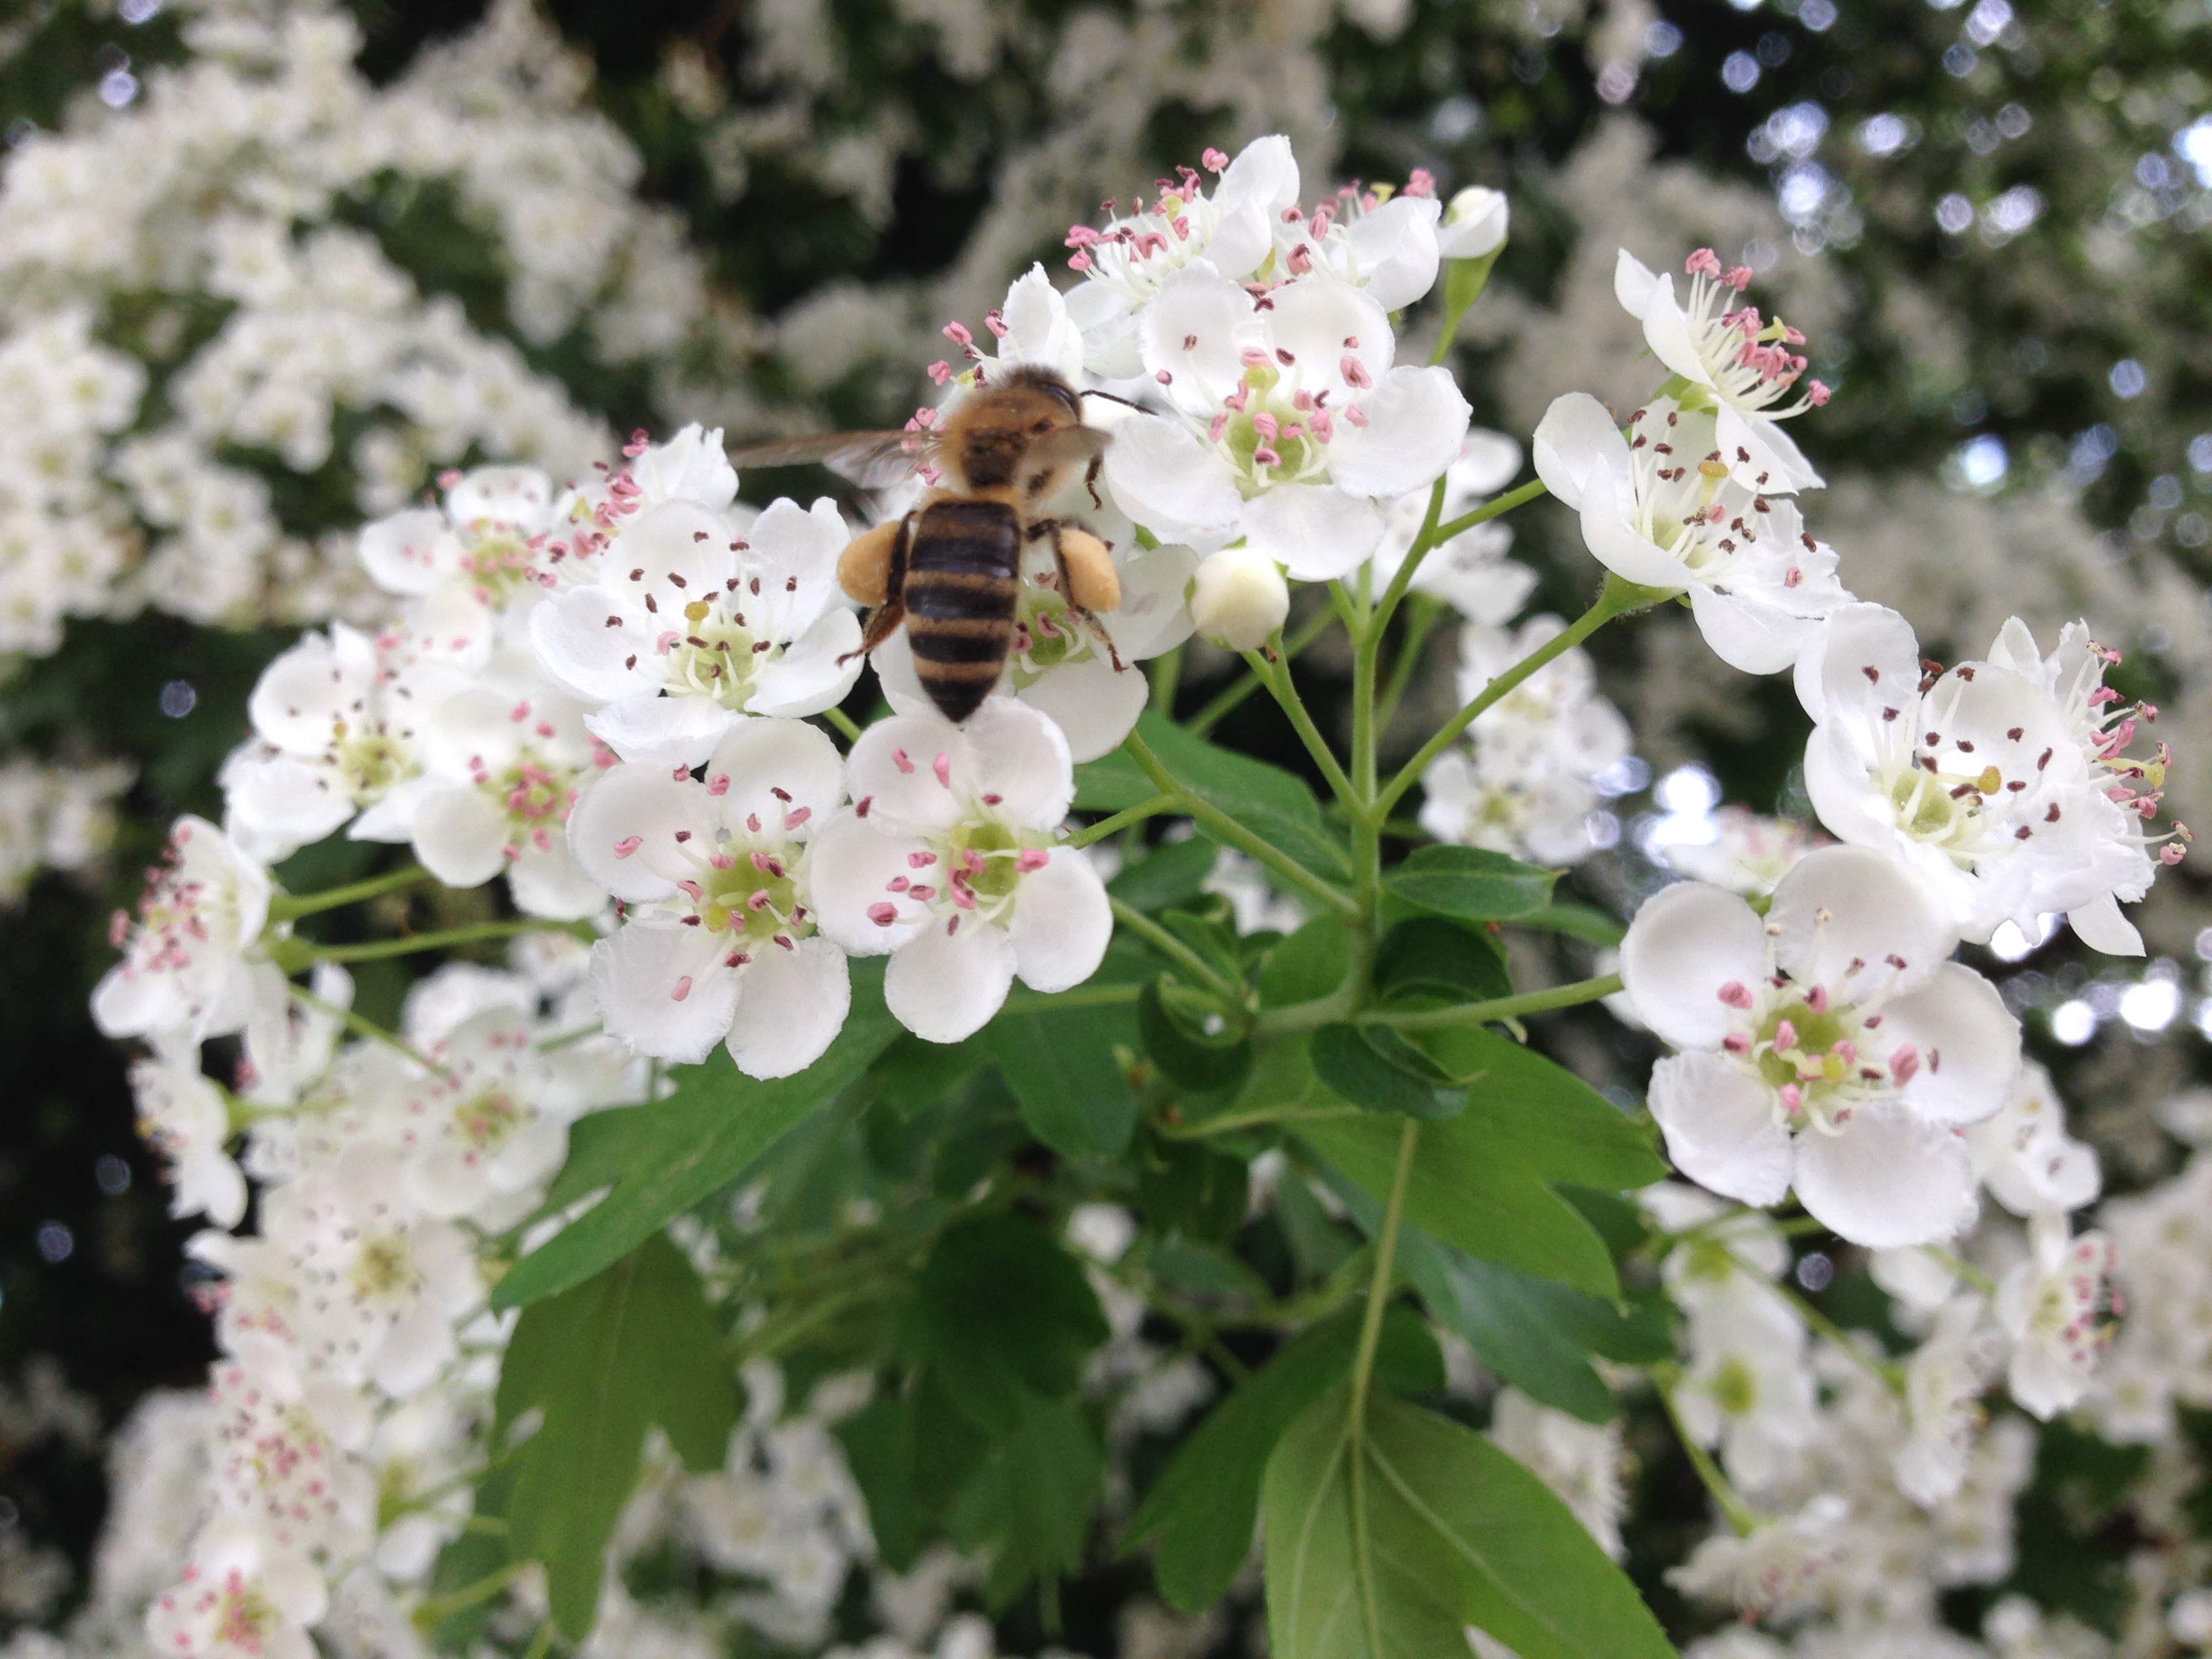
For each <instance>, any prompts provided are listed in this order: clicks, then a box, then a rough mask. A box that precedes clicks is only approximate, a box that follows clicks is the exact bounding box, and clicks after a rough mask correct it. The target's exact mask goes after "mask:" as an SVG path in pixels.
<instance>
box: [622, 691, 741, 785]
mask: <svg viewBox="0 0 2212 1659" xmlns="http://www.w3.org/2000/svg"><path fill="white" fill-rule="evenodd" d="M743 719H744V715H743V714H738V713H736V712H735V711H733V710H732V709H727V708H723V707H722V706H721V704H720V703H718V702H709V701H708V699H707V698H705V697H663V696H654V695H653V694H651V693H647V695H645V696H635V697H624V698H623V700H622V701H621V702H611V703H609V704H608V705H607V706H606V707H605V708H602V709H600V710H599V712H598V713H596V714H586V716H584V725H585V727H586V729H587V730H588V731H589V732H591V734H592V736H593V737H595V738H599V741H600V742H602V743H604V744H606V745H607V747H608V748H610V749H611V750H614V751H615V753H617V755H620V756H621V757H623V759H624V760H626V761H629V762H630V763H633V764H635V765H638V766H667V767H677V766H682V767H685V768H690V767H694V766H698V765H701V764H702V763H704V762H705V760H706V758H707V757H708V756H709V755H711V754H713V753H714V745H715V744H718V743H720V741H721V740H722V736H723V734H724V733H725V732H727V731H728V730H729V729H730V727H732V726H734V725H736V724H737V723H738V721H739V720H743Z"/></svg>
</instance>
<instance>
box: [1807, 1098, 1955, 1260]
mask: <svg viewBox="0 0 2212 1659" xmlns="http://www.w3.org/2000/svg"><path fill="white" fill-rule="evenodd" d="M1796 1188H1797V1199H1798V1201H1799V1202H1800V1203H1802V1204H1803V1205H1804V1206H1805V1208H1806V1209H1807V1210H1808V1212H1810V1213H1811V1214H1812V1215H1813V1217H1814V1219H1816V1220H1818V1221H1819V1222H1820V1223H1821V1225H1824V1226H1826V1227H1828V1228H1830V1229H1832V1231H1835V1232H1838V1233H1839V1234H1841V1235H1842V1236H1843V1237H1845V1238H1848V1239H1850V1241H1851V1242H1852V1243H1854V1244H1864V1245H1866V1246H1867V1247H1868V1248H1869V1249H1898V1248H1899V1247H1900V1246H1903V1245H1906V1244H1937V1243H1942V1241H1943V1240H1945V1239H1947V1238H1950V1237H1954V1236H1955V1235H1956V1234H1957V1233H1958V1232H1959V1231H1960V1229H1961V1228H1962V1227H1964V1226H1966V1225H1967V1223H1969V1222H1970V1221H1972V1219H1973V1215H1974V1169H1973V1163H1972V1159H1971V1158H1968V1156H1967V1153H1966V1141H1965V1140H1964V1139H1961V1138H1960V1136H1959V1135H1957V1134H1956V1133H1954V1132H1953V1131H1951V1130H1949V1129H1948V1128H1946V1127H1943V1126H1942V1124H1940V1123H1931V1122H1929V1121H1928V1120H1927V1119H1926V1118H1924V1117H1923V1116H1921V1115H1920V1114H1919V1113H1917V1112H1916V1111H1914V1110H1913V1109H1911V1107H1910V1106H1905V1105H1902V1104H1898V1103H1888V1102H1876V1103H1874V1104H1872V1105H1869V1106H1863V1107H1861V1108H1859V1109H1858V1110H1857V1111H1856V1112H1854V1113H1853V1114H1852V1115H1851V1120H1850V1122H1848V1123H1846V1124H1844V1126H1843V1127H1842V1128H1841V1129H1839V1130H1838V1131H1837V1132H1836V1133H1832V1134H1821V1133H1806V1134H1802V1135H1800V1136H1798V1137H1797V1178H1796Z"/></svg>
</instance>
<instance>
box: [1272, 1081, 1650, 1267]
mask: <svg viewBox="0 0 2212 1659" xmlns="http://www.w3.org/2000/svg"><path fill="white" fill-rule="evenodd" d="M1473 1119H1474V1108H1472V1107H1470V1108H1469V1109H1468V1111H1466V1112H1465V1113H1462V1115H1460V1116H1458V1117H1455V1118H1448V1119H1446V1120H1444V1121H1443V1122H1441V1123H1427V1124H1424V1125H1422V1127H1421V1139H1420V1145H1419V1150H1418V1151H1417V1152H1416V1153H1415V1155H1414V1158H1413V1170H1412V1173H1411V1175H1410V1176H1409V1177H1408V1179H1407V1186H1406V1215H1407V1218H1409V1219H1411V1220H1412V1221H1413V1222H1415V1223H1416V1224H1417V1225H1420V1226H1421V1227H1424V1228H1425V1229H1426V1230H1427V1231H1429V1232H1430V1233H1431V1235H1433V1236H1434V1237H1437V1238H1438V1239H1441V1240H1443V1242H1444V1243H1448V1244H1451V1245H1455V1246H1456V1247H1457V1248H1458V1249H1462V1250H1465V1251H1467V1252H1468V1254H1469V1255H1479V1256H1480V1257H1482V1258H1483V1259H1484V1260H1486V1261H1502V1262H1504V1264H1505V1265H1506V1266H1508V1267H1518V1268H1519V1269H1521V1270H1522V1272H1523V1273H1534V1274H1535V1275H1536V1276H1537V1277H1538V1278H1540V1279H1553V1280H1556V1281H1557V1282H1559V1284H1562V1285H1571V1286H1573V1287H1574V1288H1575V1289H1576V1290H1578V1291H1587V1292H1588V1293H1589V1294H1590V1295H1592V1296H1595V1297H1603V1298H1604V1299H1605V1300H1607V1301H1608V1302H1610V1301H1613V1299H1615V1298H1616V1297H1618V1296H1619V1295H1620V1280H1619V1279H1618V1278H1617V1277H1616V1276H1615V1275H1614V1273H1613V1255H1612V1253H1611V1252H1610V1251H1608V1250H1607V1249H1606V1247H1605V1241H1604V1240H1603V1239H1601V1238H1600V1237H1598V1235H1597V1232H1596V1231H1595V1229H1593V1228H1592V1227H1591V1226H1590V1225H1589V1222H1587V1221H1585V1220H1583V1218H1582V1214H1581V1212H1578V1211H1577V1210H1576V1209H1575V1207H1574V1206H1572V1205H1571V1204H1569V1203H1568V1202H1567V1201H1566V1200H1565V1199H1563V1198H1561V1197H1560V1196H1559V1194H1557V1193H1554V1192H1553V1190H1552V1189H1551V1188H1550V1187H1548V1186H1547V1185H1546V1184H1545V1183H1544V1182H1543V1181H1542V1180H1541V1179H1540V1178H1538V1177H1536V1176H1533V1175H1531V1174H1530V1173H1529V1172H1528V1170H1526V1169H1523V1168H1520V1167H1516V1166H1515V1165H1514V1164H1510V1163H1507V1162H1505V1161H1504V1160H1501V1159H1498V1158H1493V1157H1492V1156H1490V1154H1489V1153H1488V1152H1487V1150H1486V1146H1485V1143H1484V1141H1483V1140H1482V1139H1481V1136H1480V1129H1479V1126H1478V1127H1477V1132H1476V1133H1472V1134H1470V1133H1466V1132H1465V1131H1466V1129H1467V1127H1468V1125H1469V1123H1470V1121H1471V1120H1473ZM1403 1125H1404V1120H1403V1119H1399V1118H1389V1117H1383V1116H1378V1115H1373V1114H1370V1113H1364V1112H1361V1113H1350V1114H1346V1115H1345V1116H1343V1117H1340V1118H1328V1119H1322V1120H1317V1121H1310V1122H1304V1123H1301V1124H1300V1125H1299V1126H1298V1134H1299V1137H1300V1138H1301V1139H1304V1141H1305V1142H1306V1144H1307V1145H1308V1146H1310V1147H1312V1148H1313V1150H1314V1151H1315V1152H1317V1153H1319V1154H1320V1156H1321V1157H1322V1158H1323V1159H1325V1160H1326V1161H1327V1162H1328V1163H1329V1164H1332V1165H1334V1167H1335V1168H1336V1170H1338V1171H1339V1172H1340V1173H1341V1174H1342V1175H1343V1176H1346V1177H1347V1178H1348V1179H1350V1180H1351V1181H1352V1182H1355V1183H1356V1184H1357V1185H1358V1186H1359V1187H1360V1188H1362V1189H1363V1190H1364V1191H1365V1192H1366V1193H1367V1194H1369V1195H1370V1197H1373V1198H1376V1199H1378V1200H1380V1199H1382V1198H1383V1197H1385V1196H1386V1195H1387V1194H1389V1190H1390V1185H1391V1179H1392V1176H1394V1174H1395V1171H1396V1170H1397V1164H1398V1143H1399V1137H1400V1135H1401V1133H1402V1132H1403Z"/></svg>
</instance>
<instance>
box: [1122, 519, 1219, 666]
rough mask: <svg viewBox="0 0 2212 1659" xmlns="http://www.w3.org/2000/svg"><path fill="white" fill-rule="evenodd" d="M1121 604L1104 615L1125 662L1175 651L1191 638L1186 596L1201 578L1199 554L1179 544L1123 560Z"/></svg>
mask: <svg viewBox="0 0 2212 1659" xmlns="http://www.w3.org/2000/svg"><path fill="white" fill-rule="evenodd" d="M1120 569H1121V604H1120V605H1118V606H1117V607H1115V610H1114V611H1113V612H1112V614H1111V615H1109V617H1106V619H1105V621H1106V625H1107V627H1108V628H1109V629H1110V630H1111V631H1112V633H1113V635H1114V645H1115V649H1117V650H1118V651H1120V652H1121V659H1122V660H1123V661H1124V662H1142V661H1144V660H1145V659H1146V658H1148V657H1157V656H1159V655H1160V654H1161V653H1164V652H1168V651H1172V650H1174V649H1175V648H1176V647H1177V646H1179V645H1181V644H1182V642H1183V641H1185V640H1187V639H1188V638H1189V637H1190V632H1191V620H1190V606H1189V605H1188V604H1187V603H1185V600H1184V595H1185V594H1187V593H1188V592H1190V582H1191V578H1192V577H1193V576H1194V575H1196V574H1198V554H1197V552H1196V551H1195V550H1194V549H1191V548H1188V547H1186V546H1184V545H1183V544H1182V543H1180V542H1168V543H1165V544H1162V545H1161V546H1158V547H1153V548H1140V549H1139V550H1137V551H1136V552H1135V553H1133V554H1132V555H1131V556H1129V557H1127V558H1126V559H1124V560H1122V561H1121V567H1120Z"/></svg>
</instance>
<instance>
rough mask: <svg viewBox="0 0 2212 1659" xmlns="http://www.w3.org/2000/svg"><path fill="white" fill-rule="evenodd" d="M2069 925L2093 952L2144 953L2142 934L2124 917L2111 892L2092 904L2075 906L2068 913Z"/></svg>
mask: <svg viewBox="0 0 2212 1659" xmlns="http://www.w3.org/2000/svg"><path fill="white" fill-rule="evenodd" d="M2066 925H2067V926H2068V927H2071V928H2072V929H2073V930H2074V933H2075V938H2077V939H2080V940H2081V943H2082V944H2084V945H2087V946H2088V947H2089V948H2090V949H2091V950H2092V951H2103V952H2104V953H2105V954H2106V956H2108V957H2139V956H2142V954H2143V942H2142V934H2141V933H2137V932H2136V925H2135V923H2133V922H2131V921H2129V920H2128V919H2127V918H2126V917H2125V916H2124V915H2121V914H2120V902H2119V900H2118V899H2117V898H2115V897H2113V896H2112V894H2110V893H2106V894H2105V895H2104V896H2101V897H2100V898H2098V899H2096V900H2094V901H2093V902H2090V903H2088V904H2077V905H2075V907H2074V908H2072V909H2071V910H2069V911H2068V912H2067V913H2066Z"/></svg>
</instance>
